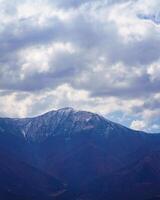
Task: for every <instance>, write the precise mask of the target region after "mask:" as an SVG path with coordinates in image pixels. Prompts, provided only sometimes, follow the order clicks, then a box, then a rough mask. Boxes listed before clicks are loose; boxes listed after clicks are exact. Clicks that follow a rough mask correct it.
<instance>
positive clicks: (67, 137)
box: [0, 108, 160, 200]
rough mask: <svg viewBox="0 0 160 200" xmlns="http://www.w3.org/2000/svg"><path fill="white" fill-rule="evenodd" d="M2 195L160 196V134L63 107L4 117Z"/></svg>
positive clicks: (141, 199) (113, 199)
mask: <svg viewBox="0 0 160 200" xmlns="http://www.w3.org/2000/svg"><path fill="white" fill-rule="evenodd" d="M0 152H1V153H0V177H1V179H0V199H4V200H9V199H14V200H15V199H17V200H19V199H23V200H24V199H26V200H32V199H34V200H36V199H37V200H41V199H45V200H50V199H62V200H63V199H65V200H68V199H72V200H97V199H98V200H106V199H107V200H117V199H120V200H121V199H123V200H128V199H129V200H132V199H133V200H135V199H136V200H147V199H148V200H149V199H150V200H151V199H152V200H153V199H160V134H149V133H144V132H140V131H134V130H131V129H128V128H126V127H124V126H121V125H120V124H116V123H114V122H111V121H109V120H107V119H105V118H104V117H102V116H99V115H97V114H94V113H90V112H85V111H75V110H74V109H72V108H63V109H60V110H57V111H51V112H48V113H46V114H43V115H41V116H38V117H34V118H23V119H17V118H15V119H10V118H0Z"/></svg>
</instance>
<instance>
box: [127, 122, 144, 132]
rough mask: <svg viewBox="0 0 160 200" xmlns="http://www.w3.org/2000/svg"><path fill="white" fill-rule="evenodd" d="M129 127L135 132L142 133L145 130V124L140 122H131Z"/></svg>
mask: <svg viewBox="0 0 160 200" xmlns="http://www.w3.org/2000/svg"><path fill="white" fill-rule="evenodd" d="M130 127H131V128H132V129H135V130H140V131H143V130H145V128H146V124H145V122H144V121H141V120H133V121H132V123H131V126H130Z"/></svg>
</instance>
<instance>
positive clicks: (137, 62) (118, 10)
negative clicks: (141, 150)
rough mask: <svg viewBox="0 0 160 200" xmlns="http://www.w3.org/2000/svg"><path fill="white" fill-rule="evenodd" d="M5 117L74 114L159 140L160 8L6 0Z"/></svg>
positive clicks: (0, 4) (1, 44) (2, 28)
mask: <svg viewBox="0 0 160 200" xmlns="http://www.w3.org/2000/svg"><path fill="white" fill-rule="evenodd" d="M0 11H1V12H0V21H1V24H0V116H1V117H31V116H36V115H39V114H41V113H45V112H47V111H49V110H55V109H58V108H62V107H73V108H75V109H77V110H86V111H91V112H96V113H99V114H101V115H103V116H105V117H106V118H108V119H110V120H112V121H115V122H118V123H121V124H123V125H125V126H127V127H130V128H133V129H136V130H143V131H147V132H153V133H158V132H160V1H159V0H152V1H151V0H34V1H33V0H12V1H11V0H0Z"/></svg>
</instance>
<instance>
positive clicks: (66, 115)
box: [0, 107, 147, 141]
mask: <svg viewBox="0 0 160 200" xmlns="http://www.w3.org/2000/svg"><path fill="white" fill-rule="evenodd" d="M1 121H4V122H6V123H7V124H9V125H10V126H11V127H13V129H14V126H15V128H16V129H17V130H18V132H19V135H21V136H24V137H25V138H27V139H29V140H33V141H34V140H37V138H38V140H44V139H45V136H46V137H48V136H50V135H55V134H57V132H60V131H59V130H58V131H57V128H58V127H61V132H67V133H68V134H69V131H74V132H80V131H82V129H83V131H84V130H86V131H87V130H88V131H92V129H99V131H101V132H103V133H104V134H105V133H106V134H107V132H112V129H114V130H115V129H123V131H125V130H126V131H127V130H128V131H134V132H135V133H137V134H142V133H143V134H147V133H145V132H143V131H136V130H132V129H130V128H127V127H125V126H122V125H121V124H118V123H115V122H112V121H110V120H108V119H106V118H104V117H103V116H101V115H98V114H96V113H92V112H88V111H77V110H74V109H73V108H71V107H65V108H61V109H58V110H52V111H49V112H47V113H44V114H42V115H38V116H35V117H29V118H0V123H1ZM69 126H70V127H69ZM73 129H74V130H73ZM100 129H101V130H100ZM0 132H3V127H2V126H1V125H0ZM42 132H45V133H44V134H42Z"/></svg>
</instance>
